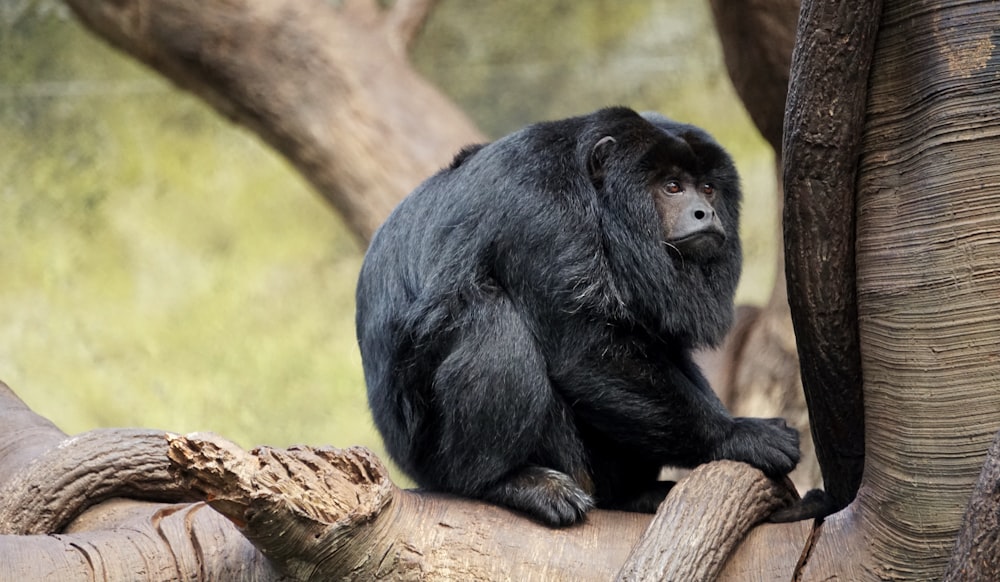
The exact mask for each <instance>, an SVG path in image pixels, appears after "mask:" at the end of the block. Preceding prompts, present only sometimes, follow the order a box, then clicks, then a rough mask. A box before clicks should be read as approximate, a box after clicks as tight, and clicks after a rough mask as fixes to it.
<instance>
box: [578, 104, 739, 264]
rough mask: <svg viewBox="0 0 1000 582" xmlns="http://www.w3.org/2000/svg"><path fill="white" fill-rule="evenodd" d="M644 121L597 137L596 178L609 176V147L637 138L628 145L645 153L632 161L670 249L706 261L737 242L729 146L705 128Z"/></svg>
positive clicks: (646, 116)
mask: <svg viewBox="0 0 1000 582" xmlns="http://www.w3.org/2000/svg"><path fill="white" fill-rule="evenodd" d="M643 122H645V123H643ZM640 123H642V125H643V126H644V128H643V130H641V131H636V130H635V129H632V130H631V131H629V132H628V133H626V134H624V135H620V137H618V138H616V137H613V136H611V135H608V136H605V137H603V138H601V139H599V140H597V142H596V143H595V145H594V146H593V150H592V153H591V159H592V162H591V167H590V170H591V175H592V178H593V177H594V176H596V178H597V180H598V181H599V182H600V181H603V180H604V179H605V178H606V177H608V176H607V166H608V164H607V161H608V160H609V158H610V157H611V156H613V155H614V154H613V153H612V152H611V151H610V150H611V149H612V148H615V147H621V146H622V145H625V144H619V143H618V142H619V140H620V139H629V140H633V141H635V142H636V144H634V145H633V146H632V147H631V148H629V149H631V151H633V152H636V150H637V149H638V150H639V152H640V153H638V160H637V161H636V160H635V159H633V163H634V164H635V168H636V169H637V170H638V172H639V173H640V174H641V176H642V179H643V180H644V183H643V184H642V189H643V190H644V191H645V196H647V197H648V198H647V199H650V198H651V199H652V202H653V207H654V208H655V210H656V215H657V218H658V221H659V226H660V229H659V230H660V232H659V233H658V234H659V238H660V240H661V241H662V243H663V244H664V245H665V247H666V248H667V250H668V252H670V253H672V254H673V255H674V256H675V257H676V258H677V259H679V260H684V261H693V262H705V261H709V260H711V259H713V258H716V257H718V256H719V255H721V254H723V253H724V252H725V250H726V247H727V244H726V243H727V241H729V242H730V243H736V244H738V241H737V240H735V238H736V237H737V232H736V228H737V221H738V212H739V204H740V192H739V181H738V178H737V176H736V170H735V168H734V166H733V163H732V160H731V159H730V158H729V156H728V154H726V152H725V150H723V149H722V147H721V146H719V145H718V144H717V143H716V142H715V140H713V139H712V138H711V137H710V136H709V135H708V134H707V133H705V132H704V131H702V130H701V129H699V128H697V127H694V126H690V125H685V124H681V123H677V122H675V121H672V120H670V119H668V118H666V117H663V116H662V115H659V114H657V113H643V114H642V121H641V122H640ZM633 127H634V126H633ZM626 147H628V146H626ZM605 150H607V151H605ZM731 238H732V239H734V240H730V239H731ZM730 246H731V245H730Z"/></svg>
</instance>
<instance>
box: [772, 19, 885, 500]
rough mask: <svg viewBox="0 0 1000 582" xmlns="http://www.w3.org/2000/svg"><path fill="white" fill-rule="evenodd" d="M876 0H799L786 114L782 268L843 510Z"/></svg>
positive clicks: (854, 427) (821, 444)
mask: <svg viewBox="0 0 1000 582" xmlns="http://www.w3.org/2000/svg"><path fill="white" fill-rule="evenodd" d="M880 5H881V4H880V2H879V1H878V0H873V1H870V2H863V3H860V4H855V3H845V2H835V1H829V2H827V1H817V2H808V1H807V2H805V3H804V4H803V6H802V13H801V15H800V20H799V29H798V37H797V39H796V44H795V50H794V55H793V59H792V73H791V74H792V79H793V82H792V84H791V86H790V87H789V94H788V104H787V112H786V116H785V145H784V152H785V157H784V160H783V164H784V186H785V208H784V240H785V260H786V262H787V265H786V269H785V273H786V277H787V284H788V298H789V303H790V305H791V310H792V311H791V313H792V323H793V325H794V329H795V337H796V338H797V341H798V352H799V366H800V370H801V376H802V384H803V389H804V391H805V397H806V401H807V402H808V405H809V415H810V423H811V428H812V434H813V442H814V446H815V448H816V455H817V457H818V459H819V464H820V467H821V469H822V472H823V479H824V483H825V486H826V490H827V491H828V492H829V493H830V495H831V496H832V497H833V498H834V499H835V500H836V502H837V504H838V505H839V506H841V507H843V506H845V505H847V504H848V503H849V502H850V501H851V500H852V499H853V498H854V495H855V493H856V491H857V489H858V485H859V483H860V481H861V473H862V468H863V462H864V448H863V443H864V401H863V395H862V386H861V360H860V343H859V339H858V323H857V298H856V295H855V278H854V273H855V267H854V264H855V259H854V214H853V210H852V209H853V208H854V207H855V203H854V192H855V181H856V176H857V158H858V154H859V152H860V151H861V150H860V144H861V131H862V127H863V122H864V118H865V98H866V95H867V91H866V89H867V79H868V69H869V65H870V63H871V60H872V53H873V51H872V46H873V43H874V41H875V33H876V31H877V29H878V23H879V13H880Z"/></svg>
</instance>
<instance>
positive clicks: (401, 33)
mask: <svg viewBox="0 0 1000 582" xmlns="http://www.w3.org/2000/svg"><path fill="white" fill-rule="evenodd" d="M436 5H437V0H396V4H395V5H394V6H393V7H392V9H391V10H390V11H389V14H388V16H387V18H386V27H387V28H388V30H387V34H388V35H389V39H390V42H391V43H392V46H393V47H394V48H395V49H396V51H397V52H398V53H399V54H400V55H405V54H407V53H409V51H410V48H411V47H412V46H413V41H415V40H416V39H417V36H418V35H419V34H420V31H421V30H423V28H424V24H425V23H426V22H427V18H428V17H429V16H430V14H431V12H432V11H433V10H434V7H435V6H436Z"/></svg>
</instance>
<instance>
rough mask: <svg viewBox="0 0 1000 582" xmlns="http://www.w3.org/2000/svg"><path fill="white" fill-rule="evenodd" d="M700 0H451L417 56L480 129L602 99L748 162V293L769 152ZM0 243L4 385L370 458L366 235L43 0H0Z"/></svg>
mask: <svg viewBox="0 0 1000 582" xmlns="http://www.w3.org/2000/svg"><path fill="white" fill-rule="evenodd" d="M703 4H704V3H703V2H701V1H700V0H675V1H674V2H653V1H644V2H639V1H625V2H611V1H588V2H569V1H566V0H560V1H545V2H540V1H534V2H530V1H521V0H518V1H516V2H515V1H512V2H495V3H480V2H477V3H472V2H469V1H468V0H465V1H462V0H444V1H443V2H442V3H441V5H440V7H439V8H438V9H437V11H436V12H435V13H434V15H433V17H432V19H431V21H430V22H429V24H428V27H427V29H426V31H425V34H424V35H423V36H422V38H421V41H420V42H419V46H418V47H417V50H416V53H415V62H416V63H417V66H418V68H419V69H420V70H421V71H423V72H424V73H425V74H426V75H427V76H428V77H429V78H431V79H432V80H433V81H434V82H435V83H436V84H438V85H439V86H440V87H442V89H443V90H444V91H445V92H447V93H449V94H450V95H451V96H452V97H453V98H455V99H456V100H457V101H458V102H459V103H460V104H461V105H462V106H463V107H464V108H465V109H466V110H467V111H469V112H470V115H472V117H473V118H474V119H475V120H476V121H477V122H479V123H480V124H481V125H482V127H483V128H484V129H485V130H486V131H487V132H489V133H490V134H492V135H500V134H503V133H506V132H507V131H509V130H511V129H513V128H515V127H518V126H521V125H524V124H525V123H528V122H531V121H534V120H537V119H542V118H552V117H560V116H565V115H570V114H575V113H582V112H585V111H588V110H591V109H594V108H596V107H599V106H602V105H607V104H613V103H622V104H628V105H631V106H634V107H636V108H638V109H657V110H660V111H662V112H664V113H666V114H668V115H670V116H672V117H675V118H677V119H680V120H684V121H689V122H693V123H697V124H699V125H702V126H704V127H706V128H707V129H709V131H711V132H713V133H714V134H716V136H717V137H718V138H719V139H720V141H721V142H722V143H723V144H725V145H726V146H727V147H728V148H729V149H730V150H731V151H732V152H733V153H734V155H735V157H736V159H737V164H738V165H739V167H740V170H741V172H742V173H743V176H744V182H745V184H746V190H747V203H746V205H745V207H746V212H745V214H746V216H747V219H746V220H745V221H744V225H743V230H744V237H745V241H746V243H745V246H746V249H747V255H748V261H747V276H745V284H744V285H743V286H742V287H741V292H740V293H741V298H742V299H743V300H752V301H759V300H761V299H763V298H764V297H766V294H767V292H768V290H769V289H770V285H771V278H772V277H773V265H772V263H773V253H774V248H775V247H774V245H775V243H774V240H773V235H774V232H773V231H774V227H773V224H774V223H773V216H772V214H773V212H774V210H773V208H774V205H773V196H774V193H773V189H774V185H773V176H772V164H773V162H772V161H771V156H770V153H769V151H768V150H767V148H766V146H764V145H763V142H762V141H761V140H760V138H759V137H757V136H756V133H755V132H754V130H753V129H752V127H751V126H750V124H749V122H748V121H747V119H746V115H745V114H744V113H743V110H742V108H741V107H740V105H739V104H738V101H737V100H736V98H735V97H734V96H733V94H732V90H731V89H730V87H729V84H728V81H727V79H726V77H725V73H724V72H723V70H722V69H721V57H720V54H719V48H718V44H717V41H716V40H715V37H714V32H713V31H712V29H711V20H710V18H709V15H708V13H707V12H706V8H705V6H704V5H703ZM0 237H2V238H0V273H3V275H4V277H3V283H2V284H0V379H2V380H3V381H5V382H7V383H8V384H9V385H10V386H11V387H12V388H14V389H15V390H16V391H17V392H18V394H19V395H20V396H21V397H22V398H24V399H25V400H26V401H27V402H28V404H29V405H30V406H32V407H33V408H34V409H35V410H36V411H38V412H39V413H41V414H43V415H45V416H47V417H48V418H50V419H52V420H53V421H54V422H55V423H56V424H57V425H59V426H60V427H61V428H63V429H64V430H65V431H67V432H69V433H75V432H79V431H83V430H87V429H90V428H94V427H99V426H145V427H155V428H163V429H169V430H172V431H178V432H186V431H194V430H210V431H215V432H218V433H220V434H223V435H226V436H227V437H229V438H232V439H234V440H236V441H237V442H239V443H241V444H243V445H246V446H248V445H254V444H258V443H268V444H271V445H276V446H285V445H288V444H291V443H296V442H303V443H311V444H324V443H331V444H334V445H337V446H347V445H352V444H360V445H366V446H369V447H372V448H373V449H374V450H376V452H378V453H379V454H380V455H381V454H382V448H381V445H380V444H379V438H378V436H377V434H376V433H375V431H374V430H373V428H372V424H371V420H370V416H369V414H368V411H367V405H366V401H365V392H364V382H363V378H362V375H361V371H360V359H359V356H358V353H357V347H356V344H355V339H354V329H353V311H354V300H353V292H354V283H355V279H356V276H357V271H358V268H359V266H360V262H361V256H362V252H363V249H361V248H359V246H358V245H357V243H356V241H355V240H354V239H353V238H352V237H351V236H349V235H348V234H347V233H346V232H345V230H344V227H343V225H342V224H341V222H340V220H339V218H338V217H337V216H336V215H335V213H334V212H333V211H332V210H330V209H329V207H327V206H325V205H324V204H323V203H322V202H321V201H320V199H319V197H318V196H316V195H315V194H314V193H313V192H311V191H310V190H309V188H308V187H307V186H306V185H305V183H304V182H303V180H302V179H301V178H300V177H298V176H297V175H296V174H295V173H294V171H293V170H291V169H290V168H289V166H288V165H286V164H285V163H284V161H283V160H281V159H280V158H279V157H277V156H276V154H274V153H273V152H272V151H270V150H269V149H268V148H267V147H266V146H263V145H262V144H261V143H260V142H259V141H258V140H257V139H256V138H255V137H254V136H252V135H250V134H249V133H248V132H246V131H244V130H242V129H240V128H238V127H234V126H233V125H231V124H229V123H227V122H225V121H224V120H222V119H221V118H220V117H219V116H218V115H216V114H215V113H214V112H212V111H211V110H209V109H208V108H207V107H206V106H204V105H203V104H202V103H201V102H199V101H198V100H197V99H195V98H193V97H191V96H189V95H187V94H185V93H182V92H180V91H178V90H176V89H175V88H173V87H172V86H170V85H169V84H168V83H167V82H166V81H164V80H162V79H160V78H159V77H158V76H157V75H156V74H155V73H152V72H150V71H148V70H146V69H145V68H143V67H142V66H140V65H137V64H135V63H134V62H133V61H131V60H130V59H128V58H126V57H124V56H121V55H120V54H119V53H117V52H115V51H113V50H112V49H110V48H108V47H107V46H105V45H104V44H102V43H101V42H100V41H98V40H96V39H95V38H93V37H92V36H90V35H89V34H88V33H87V32H85V31H84V30H83V29H82V28H81V27H80V26H79V25H78V24H77V23H75V22H74V21H73V20H72V19H71V18H69V17H68V14H67V13H66V10H65V9H64V8H62V7H61V5H59V4H57V3H55V2H53V1H52V0H35V1H32V0H0ZM383 458H384V457H383Z"/></svg>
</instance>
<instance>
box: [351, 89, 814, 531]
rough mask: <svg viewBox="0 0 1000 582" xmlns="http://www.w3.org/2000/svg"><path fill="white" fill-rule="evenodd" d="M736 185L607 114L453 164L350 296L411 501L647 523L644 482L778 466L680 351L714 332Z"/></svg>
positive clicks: (729, 269)
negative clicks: (424, 494) (454, 500)
mask: <svg viewBox="0 0 1000 582" xmlns="http://www.w3.org/2000/svg"><path fill="white" fill-rule="evenodd" d="M739 209H740V186H739V179H738V176H737V174H736V170H735V168H734V166H733V163H732V160H731V159H730V158H729V156H728V155H727V154H726V152H725V151H724V150H723V149H722V148H721V147H720V146H719V145H718V144H717V143H716V142H715V141H714V140H713V139H712V138H711V137H709V135H708V134H706V133H705V132H704V131H702V130H700V129H698V128H696V127H693V126H690V125H684V124H681V123H676V122H674V121H671V120H669V119H667V118H665V117H662V116H660V115H656V114H644V115H639V114H637V113H635V112H634V111H632V110H630V109H626V108H620V107H619V108H608V109H602V110H600V111H597V112H594V113H592V114H590V115H584V116H580V117H573V118H570V119H564V120H561V121H552V122H546V123H538V124H535V125H531V126H529V127H526V128H524V129H522V130H520V131H518V132H515V133H513V134H511V135H509V136H507V137H504V138H502V139H499V140H497V141H495V142H492V143H489V144H486V145H481V146H473V147H470V148H466V149H464V150H463V151H462V152H460V153H459V154H458V155H457V156H456V158H455V160H454V161H453V162H452V164H451V165H450V166H449V167H448V168H445V169H444V170H442V171H441V172H439V173H438V174H436V175H434V176H432V177H431V178H430V179H428V180H427V181H426V182H424V183H423V184H422V185H421V186H420V187H418V188H417V189H416V190H415V191H414V192H413V193H412V194H411V195H410V196H408V197H407V198H406V199H405V200H404V201H403V202H402V203H401V204H400V205H399V207H398V208H396V210H395V211H394V212H393V213H392V215H391V216H390V217H389V218H388V220H386V222H385V224H384V225H383V226H382V227H381V228H380V229H379V231H378V233H377V234H376V236H375V238H374V240H373V241H372V243H371V247H370V248H369V249H368V253H367V255H366V257H365V261H364V266H363V268H362V271H361V277H360V281H359V283H358V291H357V301H358V312H357V329H358V340H359V343H360V346H361V355H362V360H363V363H364V370H365V379H366V382H367V385H368V398H369V402H370V405H371V409H372V412H373V415H374V418H375V424H376V425H377V427H378V429H379V430H380V431H381V433H382V436H383V438H384V439H385V444H386V447H387V449H388V451H389V454H390V455H392V457H393V458H394V459H395V460H396V461H397V462H398V463H399V465H400V466H401V467H402V468H403V470H405V471H406V472H407V473H409V474H410V475H411V476H412V477H413V478H414V479H415V480H416V482H417V483H418V484H419V485H421V486H422V487H425V488H427V489H431V490H438V491H447V492H452V493H456V494H460V495H465V496H469V497H475V498H479V499H484V500H487V501H491V502H494V503H498V504H501V505H505V506H507V507H511V508H514V509H517V510H520V511H523V512H525V513H527V514H528V515H530V516H532V517H534V518H535V519H538V520H540V521H542V522H544V523H546V524H549V525H553V526H561V525H567V524H571V523H574V522H577V521H579V520H581V519H583V517H584V514H585V512H586V511H587V510H588V509H589V508H591V507H592V506H594V505H595V504H596V505H597V506H599V507H607V508H620V509H632V510H640V511H654V510H655V508H656V505H657V504H658V503H659V501H660V500H662V498H663V496H664V495H665V492H666V489H667V488H668V487H669V485H668V484H665V483H661V482H658V481H657V475H658V472H659V470H660V467H661V466H662V465H674V466H681V467H692V466H694V465H698V464H700V463H704V462H707V461H711V460H715V459H732V460H737V461H745V462H747V463H750V464H751V465H753V466H755V467H758V468H760V469H762V470H763V471H765V472H766V473H768V474H770V475H782V474H785V473H787V472H788V471H790V470H791V469H792V468H794V466H795V464H796V463H797V462H798V459H799V449H798V434H797V433H796V431H794V430H793V429H791V428H789V427H788V426H787V425H786V424H785V422H784V421H783V420H781V419H756V418H733V417H732V416H731V415H730V414H729V413H728V412H727V411H726V409H725V408H724V407H723V405H722V404H721V403H720V401H719V399H718V398H717V397H716V396H715V394H714V393H713V392H712V389H711V388H710V387H709V385H708V383H707V381H706V380H705V377H704V376H703V375H702V373H701V371H700V370H699V369H698V367H697V366H696V365H695V363H694V362H693V361H692V358H691V351H692V350H693V349H695V348H698V347H701V346H712V345H715V344H717V343H718V342H719V341H720V340H721V339H722V338H723V336H724V334H725V333H726V331H727V329H728V328H729V326H730V323H731V320H732V316H733V293H734V291H735V289H736V283H737V279H738V278H739V275H740V265H741V261H742V257H741V250H740V242H739V237H738V236H737V226H738V222H739Z"/></svg>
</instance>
